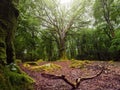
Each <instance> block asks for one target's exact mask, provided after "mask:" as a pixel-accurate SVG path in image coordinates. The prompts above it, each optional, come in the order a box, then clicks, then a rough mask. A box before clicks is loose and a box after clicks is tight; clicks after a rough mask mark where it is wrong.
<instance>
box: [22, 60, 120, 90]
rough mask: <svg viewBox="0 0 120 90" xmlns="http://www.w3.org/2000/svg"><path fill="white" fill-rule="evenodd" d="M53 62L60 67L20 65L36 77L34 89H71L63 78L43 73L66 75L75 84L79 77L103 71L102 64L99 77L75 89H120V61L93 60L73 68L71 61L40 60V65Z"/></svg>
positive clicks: (84, 82) (82, 83) (86, 81)
mask: <svg viewBox="0 0 120 90" xmlns="http://www.w3.org/2000/svg"><path fill="white" fill-rule="evenodd" d="M49 63H53V64H56V65H59V66H60V67H61V68H60V69H55V70H52V71H49V70H48V71H44V70H43V71H41V70H40V71H39V70H37V71H35V70H31V69H29V67H31V66H29V67H25V66H24V65H23V63H22V64H20V67H21V69H22V70H23V71H25V72H26V73H27V74H28V75H29V76H31V77H32V78H34V79H35V83H34V88H35V89H34V90H71V88H72V87H71V86H70V85H68V84H67V83H66V82H65V81H64V80H62V79H50V78H46V77H43V76H42V73H47V74H52V75H65V77H66V78H67V79H68V80H69V81H70V82H72V83H74V84H75V82H76V79H77V78H78V77H91V76H94V75H96V74H97V73H98V72H100V71H101V68H100V66H104V67H105V70H104V71H103V72H102V73H101V74H100V75H99V76H97V77H95V78H93V79H90V80H85V81H83V82H81V84H80V85H79V87H78V89H75V90H120V62H107V61H91V62H90V63H89V64H87V65H86V66H84V67H81V68H73V67H71V66H70V65H71V61H55V62H40V63H39V64H38V66H42V65H46V64H47V65H49Z"/></svg>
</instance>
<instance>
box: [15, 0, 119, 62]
mask: <svg viewBox="0 0 120 90" xmlns="http://www.w3.org/2000/svg"><path fill="white" fill-rule="evenodd" d="M19 10H20V17H19V26H18V29H17V31H16V36H15V48H16V55H17V58H20V59H22V60H36V59H43V60H48V61H53V60H58V59H93V60H119V59H120V1H119V0H95V1H94V0H89V2H88V0H83V1H82V0H81V1H80V0H73V2H72V3H69V4H67V5H64V4H61V3H60V2H59V0H56V1H54V0H44V1H43V0H35V1H33V0H20V4H19Z"/></svg>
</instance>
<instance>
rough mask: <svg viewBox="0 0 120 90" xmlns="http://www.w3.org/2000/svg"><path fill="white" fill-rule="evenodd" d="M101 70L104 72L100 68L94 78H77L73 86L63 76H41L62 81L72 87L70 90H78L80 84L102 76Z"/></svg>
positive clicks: (44, 74) (43, 74)
mask: <svg viewBox="0 0 120 90" xmlns="http://www.w3.org/2000/svg"><path fill="white" fill-rule="evenodd" d="M103 70H104V67H103V68H102V70H101V71H100V72H99V73H98V74H96V75H94V76H91V77H85V78H81V77H79V78H77V79H76V83H75V84H74V83H72V82H70V81H69V80H68V79H67V78H66V77H65V75H52V74H46V73H42V74H41V76H42V77H45V78H48V79H62V80H63V81H64V82H66V83H67V84H69V85H70V86H71V87H72V89H71V90H75V89H78V87H79V86H80V84H81V82H83V81H85V80H89V79H93V78H96V77H98V76H100V75H101V74H102V72H103Z"/></svg>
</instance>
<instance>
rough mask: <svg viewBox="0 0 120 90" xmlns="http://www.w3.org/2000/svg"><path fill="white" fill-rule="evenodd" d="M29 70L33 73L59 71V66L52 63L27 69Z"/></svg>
mask: <svg viewBox="0 0 120 90" xmlns="http://www.w3.org/2000/svg"><path fill="white" fill-rule="evenodd" d="M29 69H30V70H33V71H46V72H51V71H54V70H59V69H61V66H59V65H56V64H53V63H48V64H45V65H41V66H32V67H29Z"/></svg>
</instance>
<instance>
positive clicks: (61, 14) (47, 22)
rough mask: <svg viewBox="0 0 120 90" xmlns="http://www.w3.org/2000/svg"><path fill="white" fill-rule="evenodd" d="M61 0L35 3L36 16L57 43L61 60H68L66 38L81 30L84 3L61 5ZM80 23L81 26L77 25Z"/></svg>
mask: <svg viewBox="0 0 120 90" xmlns="http://www.w3.org/2000/svg"><path fill="white" fill-rule="evenodd" d="M59 1H60V0H56V1H55V0H44V1H36V2H34V3H35V5H36V9H35V11H36V14H35V16H36V17H37V18H38V19H40V20H42V23H41V25H42V29H43V30H44V29H49V33H51V34H52V37H53V38H54V40H55V41H56V43H57V47H58V52H59V58H62V59H66V58H67V57H66V38H67V36H68V32H69V31H70V30H73V29H75V28H80V27H81V26H82V25H83V24H85V23H84V22H86V21H83V17H82V15H83V13H84V10H85V5H86V4H85V3H86V0H84V1H79V0H75V1H74V2H73V4H69V5H65V6H64V5H61V4H60V2H59ZM76 21H79V24H76Z"/></svg>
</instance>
